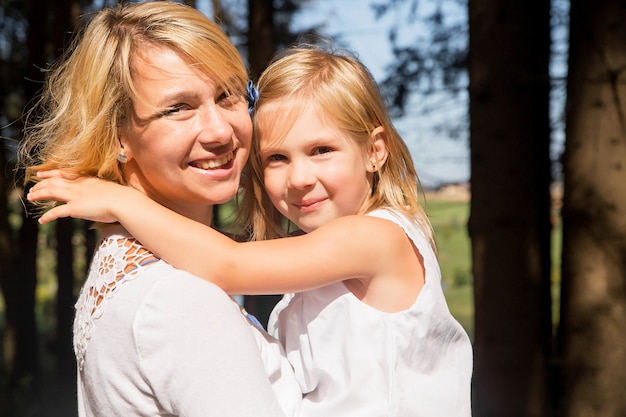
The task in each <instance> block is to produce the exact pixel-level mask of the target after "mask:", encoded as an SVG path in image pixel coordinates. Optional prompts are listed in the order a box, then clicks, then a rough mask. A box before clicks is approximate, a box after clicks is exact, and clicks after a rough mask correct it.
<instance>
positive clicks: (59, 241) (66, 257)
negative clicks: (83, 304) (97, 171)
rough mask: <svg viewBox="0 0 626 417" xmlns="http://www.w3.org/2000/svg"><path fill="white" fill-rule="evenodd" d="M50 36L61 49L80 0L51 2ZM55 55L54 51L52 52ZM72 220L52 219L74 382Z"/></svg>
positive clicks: (62, 357)
mask: <svg viewBox="0 0 626 417" xmlns="http://www.w3.org/2000/svg"><path fill="white" fill-rule="evenodd" d="M53 5H54V6H53V7H54V9H53V13H54V14H53V16H54V20H53V24H52V27H51V35H52V36H51V39H52V44H53V46H54V50H55V51H61V50H62V49H64V48H65V46H66V45H67V44H68V42H69V41H70V33H71V32H72V30H73V29H74V25H75V24H77V23H78V22H79V14H80V3H79V2H78V1H77V0H57V1H55V2H53ZM55 55H57V54H56V53H55ZM74 233H75V231H74V221H73V220H72V219H61V220H58V221H57V222H56V223H55V236H56V249H57V266H56V273H57V280H58V286H57V299H56V319H57V320H56V325H57V329H56V330H57V331H56V340H55V341H54V347H55V353H56V359H57V363H56V365H57V371H58V375H59V376H60V377H61V378H62V379H63V382H65V383H67V384H70V383H72V384H73V383H75V382H74V379H75V376H76V362H75V359H74V350H73V346H72V323H73V319H74V303H75V301H76V300H75V296H74V281H75V276H74V269H73V266H74V262H75V259H74V250H73V237H74Z"/></svg>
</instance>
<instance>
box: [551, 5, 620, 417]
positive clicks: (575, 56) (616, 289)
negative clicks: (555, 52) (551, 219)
mask: <svg viewBox="0 0 626 417" xmlns="http://www.w3.org/2000/svg"><path fill="white" fill-rule="evenodd" d="M570 16H571V19H570V54H569V76H568V91H567V93H568V94H567V95H568V99H567V100H568V101H567V107H566V145H565V155H564V174H565V181H564V201H563V263H562V268H563V270H562V291H561V299H562V303H561V322H560V329H559V330H560V331H559V347H560V349H559V350H560V354H561V357H560V359H561V363H562V374H561V375H562V386H563V392H562V410H561V411H562V415H564V416H568V417H583V416H594V417H609V416H623V415H626V395H624V386H626V367H625V366H624V363H626V348H625V346H626V332H624V329H625V323H626V221H625V219H626V104H625V103H626V72H625V69H626V5H625V4H624V2H622V1H618V0H607V1H603V2H599V3H598V2H594V1H591V0H572V2H571V10H570Z"/></svg>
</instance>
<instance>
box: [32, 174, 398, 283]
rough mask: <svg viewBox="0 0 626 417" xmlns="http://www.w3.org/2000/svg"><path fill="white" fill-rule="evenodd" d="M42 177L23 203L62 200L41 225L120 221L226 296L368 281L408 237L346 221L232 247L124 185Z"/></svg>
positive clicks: (361, 220)
mask: <svg viewBox="0 0 626 417" xmlns="http://www.w3.org/2000/svg"><path fill="white" fill-rule="evenodd" d="M58 175H61V174H59V173H54V172H51V173H47V174H43V175H41V177H42V178H48V179H44V180H43V181H41V182H39V183H38V184H36V185H35V186H34V187H33V188H32V189H31V192H30V194H29V196H28V198H29V200H42V199H52V200H57V201H64V202H66V204H64V205H60V206H57V207H55V208H53V209H51V210H50V211H48V212H47V213H45V214H44V215H43V216H42V218H41V220H40V221H41V222H42V223H45V222H49V221H52V220H54V219H56V218H59V217H67V216H71V217H77V218H85V219H88V220H93V221H101V222H112V221H119V222H120V223H122V225H123V226H124V227H125V228H126V229H127V230H128V231H129V232H130V233H131V234H132V235H133V236H135V238H137V239H138V240H139V241H140V242H141V243H142V244H143V245H145V246H146V247H147V248H149V249H150V250H151V251H153V252H154V254H155V255H157V256H159V257H161V258H163V259H164V260H165V261H167V262H168V263H169V264H171V265H172V266H174V267H176V268H179V269H184V270H186V271H189V272H191V273H192V274H194V275H197V276H200V277H203V278H205V279H207V280H209V281H211V282H213V283H215V284H217V285H218V286H220V287H221V288H222V289H224V291H226V292H227V293H230V294H276V293H286V292H299V291H305V290H309V289H313V288H318V287H321V286H324V285H327V284H330V283H333V282H338V281H343V280H345V279H348V278H357V279H365V280H367V279H369V278H371V277H373V276H375V275H377V274H381V273H385V271H390V270H394V268H397V267H396V266H394V263H395V264H401V262H399V261H398V257H399V254H406V245H407V237H406V235H405V233H404V232H403V231H402V229H401V228H400V227H399V226H397V225H395V224H393V223H391V222H388V221H386V220H382V219H378V218H373V217H366V216H346V217H341V218H338V219H336V220H333V221H332V222H330V223H328V224H326V225H324V226H322V227H320V228H318V229H317V230H315V231H313V232H311V233H308V234H306V235H302V236H297V237H291V238H284V239H274V240H267V241H260V242H245V243H237V242H235V241H233V240H231V239H230V238H228V237H226V236H224V235H222V234H221V233H220V232H218V231H216V230H214V229H212V228H210V227H208V226H204V225H201V224H199V223H197V222H195V221H193V220H191V219H188V218H186V217H184V216H181V215H179V214H177V213H175V212H173V211H171V210H169V209H167V208H165V207H163V206H161V205H159V204H158V203H156V202H155V201H153V200H152V199H150V198H149V197H147V196H146V195H144V194H143V193H141V192H139V191H137V190H135V189H133V188H131V187H126V186H122V185H119V184H115V183H112V182H108V181H104V180H99V179H96V178H86V177H81V178H74V179H72V178H62V177H60V176H58Z"/></svg>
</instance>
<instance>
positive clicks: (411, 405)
mask: <svg viewBox="0 0 626 417" xmlns="http://www.w3.org/2000/svg"><path fill="white" fill-rule="evenodd" d="M368 215H370V216H374V217H380V218H383V219H387V220H390V221H392V222H394V223H396V224H398V225H400V226H401V227H402V228H403V229H404V231H405V232H406V234H407V235H408V236H409V237H410V238H411V240H412V241H413V244H414V245H415V247H416V248H417V249H418V250H419V252H420V254H421V255H422V256H423V258H424V266H425V271H426V282H425V285H424V287H423V288H422V290H421V292H420V294H419V296H418V297H417V299H416V300H415V303H414V304H413V306H412V307H411V308H410V309H408V310H405V311H401V312H397V313H386V312H381V311H379V310H377V309H375V308H373V307H371V306H369V305H367V304H365V303H363V302H361V301H360V300H359V299H358V298H356V297H355V296H354V295H353V294H352V293H351V292H350V291H349V290H348V289H347V288H346V287H345V285H344V284H343V283H342V282H339V283H335V284H332V285H328V286H326V287H323V288H319V289H316V290H312V291H307V292H303V293H297V294H287V295H285V297H284V298H283V299H282V300H281V301H280V302H279V303H278V305H277V306H276V308H275V309H274V311H273V313H272V315H271V317H270V320H269V325H268V331H269V332H270V333H271V334H272V335H274V336H275V337H277V338H278V339H279V340H280V341H281V343H282V344H283V346H284V347H285V350H286V352H287V357H288V359H289V362H290V363H291V364H292V366H293V367H294V371H295V374H296V378H297V379H298V383H299V384H300V387H301V388H302V391H303V395H304V398H303V403H302V404H301V408H300V413H301V416H303V417H322V416H324V417H326V416H341V417H351V416H354V417H368V416H372V417H383V416H384V417H391V416H394V417H395V416H406V417H409V416H410V417H418V416H428V417H446V416H450V417H464V416H470V415H471V407H470V386H471V376H472V361H473V358H472V356H473V355H472V346H471V342H470V340H469V337H468V336H467V333H466V332H465V331H464V330H463V328H462V327H461V325H460V324H459V323H458V322H457V321H456V320H455V319H454V317H452V315H451V314H450V311H449V310H448V306H447V304H446V300H445V298H444V294H443V290H442V288H441V273H440V270H439V265H438V262H437V258H436V256H435V253H434V252H433V250H432V248H431V246H430V244H429V242H428V240H427V239H426V237H425V236H424V234H423V233H422V231H421V230H420V228H419V227H418V225H417V224H415V222H412V221H410V220H408V219H407V218H406V217H405V216H403V215H399V214H398V213H395V212H391V211H389V210H377V211H375V212H372V213H369V214H368ZM321 267H323V266H321Z"/></svg>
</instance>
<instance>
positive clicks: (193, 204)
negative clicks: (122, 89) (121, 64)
mask: <svg viewBox="0 0 626 417" xmlns="http://www.w3.org/2000/svg"><path fill="white" fill-rule="evenodd" d="M134 69H135V73H134V76H133V80H134V83H135V86H136V88H137V93H138V95H139V97H141V99H140V100H137V101H134V102H133V107H134V116H133V117H132V121H131V122H130V128H129V129H126V130H125V131H124V133H123V134H122V140H121V146H122V151H123V152H124V153H125V154H126V156H127V157H128V159H129V161H128V162H127V163H126V164H125V166H124V172H125V174H126V177H127V180H128V183H129V185H131V186H133V187H135V188H137V189H139V190H141V191H143V192H144V193H145V194H147V195H148V196H149V197H151V198H152V199H154V200H156V201H158V202H159V203H161V204H163V205H164V206H166V207H169V208H170V209H172V210H174V211H177V212H178V213H180V214H183V215H185V216H187V217H190V218H193V219H195V220H198V221H202V222H204V223H206V224H208V222H210V220H209V219H210V213H211V206H212V205H213V204H219V203H224V202H226V201H228V200H230V199H231V198H232V197H233V196H234V195H235V193H236V192H237V189H238V187H239V179H240V175H241V171H242V169H243V167H244V164H245V162H246V160H247V157H248V152H249V149H250V141H251V137H252V123H251V120H250V116H249V114H248V110H247V103H246V100H245V99H244V97H242V96H241V95H237V94H233V95H231V94H230V93H229V92H228V91H224V90H223V89H221V88H220V87H219V86H218V85H216V83H215V82H214V81H213V80H212V79H211V78H209V77H208V76H207V75H205V74H203V73H201V72H199V71H198V70H196V69H195V68H194V67H193V66H192V65H190V64H189V63H188V62H186V61H184V60H183V59H181V57H180V56H179V55H178V54H176V53H175V52H174V51H172V50H169V49H165V48H156V47H149V48H146V50H145V51H143V52H142V56H141V57H138V58H137V62H136V63H135V68H134Z"/></svg>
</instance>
